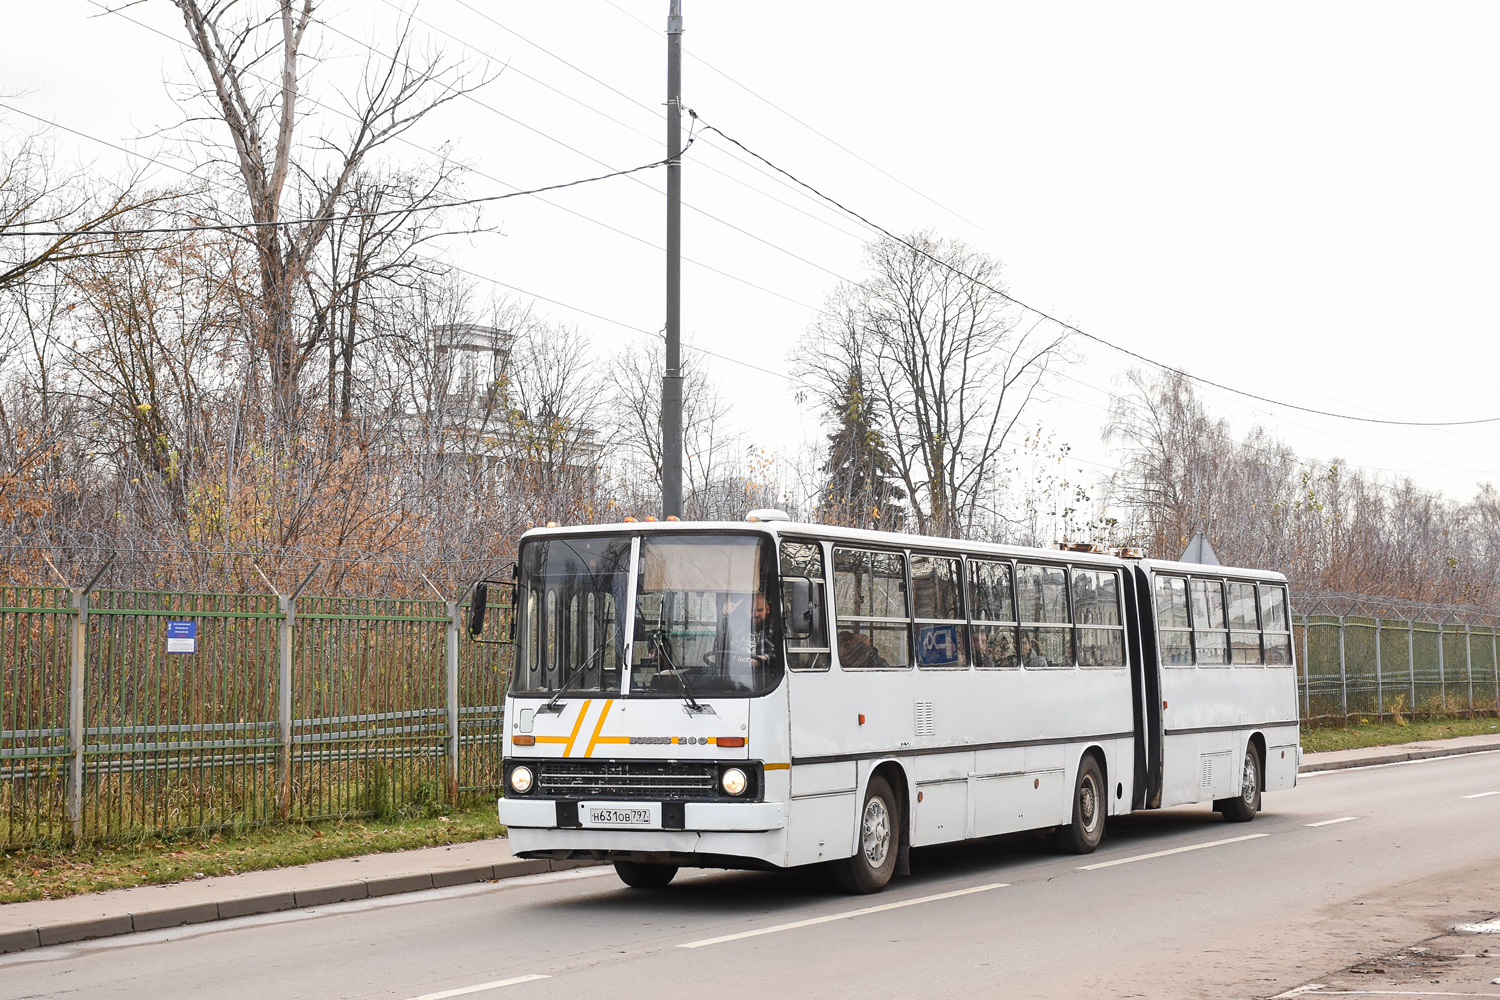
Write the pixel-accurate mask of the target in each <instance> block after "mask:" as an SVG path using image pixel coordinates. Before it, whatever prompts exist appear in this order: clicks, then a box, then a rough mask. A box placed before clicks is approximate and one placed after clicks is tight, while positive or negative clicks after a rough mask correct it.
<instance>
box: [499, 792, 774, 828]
mask: <svg viewBox="0 0 1500 1000" xmlns="http://www.w3.org/2000/svg"><path fill="white" fill-rule="evenodd" d="M559 805H562V807H563V808H562V810H559V808H558V807H559ZM601 809H603V810H609V811H612V812H618V811H622V810H638V809H645V810H647V812H649V814H650V815H649V818H648V819H647V820H646V822H644V823H640V824H632V825H630V826H626V827H622V826H618V825H615V824H612V823H594V822H590V820H589V817H590V815H593V814H595V811H596V810H601ZM498 811H499V814H500V822H501V823H503V824H504V825H505V826H506V827H507V828H519V829H532V830H557V829H567V830H599V831H622V830H668V831H671V832H679V831H682V832H690V833H691V832H703V833H709V832H744V833H752V832H761V831H766V830H781V829H784V828H785V827H786V814H785V812H784V810H783V807H782V804H781V803H780V802H686V803H683V816H682V825H681V826H680V827H678V826H676V825H672V826H667V825H664V823H663V820H664V810H663V809H662V804H661V803H652V802H636V801H632V802H617V801H602V800H600V801H590V802H571V801H570V802H565V803H559V802H558V801H557V800H555V799H501V800H500V802H499V807H498ZM560 811H561V812H562V813H564V814H565V815H566V816H567V817H568V818H569V820H570V822H568V823H567V824H566V825H564V824H562V823H560V822H559V812H560Z"/></svg>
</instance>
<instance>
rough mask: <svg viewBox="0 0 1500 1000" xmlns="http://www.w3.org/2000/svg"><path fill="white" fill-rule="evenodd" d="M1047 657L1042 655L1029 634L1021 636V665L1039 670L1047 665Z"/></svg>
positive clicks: (1028, 668)
mask: <svg viewBox="0 0 1500 1000" xmlns="http://www.w3.org/2000/svg"><path fill="white" fill-rule="evenodd" d="M1047 665H1048V664H1047V658H1046V657H1045V656H1043V655H1042V654H1041V653H1040V652H1039V651H1038V650H1037V648H1036V646H1035V644H1033V643H1032V641H1031V636H1029V635H1024V634H1023V635H1022V636H1021V666H1023V667H1025V668H1026V669H1027V670H1040V669H1042V668H1043V667H1045V666H1047Z"/></svg>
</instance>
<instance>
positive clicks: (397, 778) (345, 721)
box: [0, 588, 509, 846]
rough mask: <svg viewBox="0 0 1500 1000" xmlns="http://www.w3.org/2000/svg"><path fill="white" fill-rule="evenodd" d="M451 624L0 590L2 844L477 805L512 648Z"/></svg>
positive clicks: (270, 599) (383, 607)
mask: <svg viewBox="0 0 1500 1000" xmlns="http://www.w3.org/2000/svg"><path fill="white" fill-rule="evenodd" d="M465 612H466V608H463V607H460V606H459V605H457V604H454V603H450V602H442V601H419V600H357V599H351V598H338V597H293V598H288V597H286V596H265V595H257V594H194V593H165V592H141V591H113V590H99V591H94V592H92V593H88V592H86V591H84V590H83V589H82V588H80V589H78V590H74V591H68V590H61V589H41V588H31V589H27V588H0V658H3V665H0V666H3V669H0V844H3V845H10V846H14V845H19V844H32V843H39V842H46V841H49V840H51V841H60V840H66V839H71V838H75V837H82V838H119V837H128V836H131V835H139V834H142V833H148V832H153V831H166V830H182V829H193V828H220V827H227V826H241V825H254V824H259V823H265V822H269V821H274V820H289V819H295V820H310V819H321V818H328V817H342V816H356V815H371V814H388V813H391V812H396V811H400V810H403V809H411V808H419V807H423V806H425V805H428V804H431V803H437V802H452V801H456V800H461V799H477V798H480V797H483V796H485V795H489V794H493V793H495V792H496V791H497V790H498V787H499V770H500V768H499V755H500V703H501V692H502V690H503V688H504V680H505V671H506V669H507V663H508V654H509V647H504V646H496V645H491V644H483V643H477V642H474V641H472V640H471V639H470V638H469V636H468V634H467V632H466V631H464V630H463V629H462V628H461V627H460V622H461V620H462V616H463V615H464V613H465ZM168 622H193V623H195V624H196V626H197V628H196V631H197V636H196V649H195V651H194V652H191V653H182V652H169V651H168V648H167V623H168ZM75 633H77V634H76V635H75ZM75 657H76V660H75ZM283 680H285V681H286V683H283ZM75 734H76V738H75Z"/></svg>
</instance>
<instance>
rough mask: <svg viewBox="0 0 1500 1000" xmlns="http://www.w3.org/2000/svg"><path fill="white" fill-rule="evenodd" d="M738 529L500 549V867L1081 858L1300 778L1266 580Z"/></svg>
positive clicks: (886, 872)
mask: <svg viewBox="0 0 1500 1000" xmlns="http://www.w3.org/2000/svg"><path fill="white" fill-rule="evenodd" d="M756 514H757V515H760V516H759V517H755V515H752V517H753V518H754V519H752V520H749V521H746V522H744V523H719V522H714V523H693V522H657V523H628V524H622V525H610V526H590V527H577V528H545V529H537V530H534V531H530V532H527V533H526V535H525V536H523V538H522V540H521V546H520V554H519V562H518V564H517V567H516V580H515V587H516V603H515V608H516V612H515V616H516V617H515V623H514V628H515V644H516V656H515V663H514V668H513V674H512V677H511V681H510V688H509V693H508V697H507V699H506V706H505V720H504V723H505V734H504V749H503V754H504V764H503V774H502V781H503V782H504V788H505V791H504V798H502V799H501V801H500V804H499V811H500V819H501V822H503V823H504V824H505V825H506V827H507V828H508V829H509V831H510V841H511V848H512V850H513V851H514V853H515V854H516V855H517V856H519V857H526V858H553V859H584V858H586V859H597V860H609V861H613V862H614V863H615V866H616V869H617V870H618V872H619V874H620V877H621V878H622V879H623V880H624V881H625V882H626V883H628V884H630V885H632V886H661V885H665V884H666V883H667V882H669V881H670V880H671V879H672V877H673V876H674V874H675V873H676V871H677V869H678V867H679V866H693V867H722V868H780V867H790V866H795V865H807V864H814V863H818V862H831V863H832V867H833V871H834V873H835V877H836V879H837V881H838V882H839V883H840V884H841V885H842V886H843V887H845V888H847V889H849V890H851V891H861V892H873V891H877V890H879V889H880V888H882V887H883V886H884V885H885V884H886V883H887V882H888V881H889V880H890V878H891V876H892V875H893V874H894V873H895V872H897V871H898V870H904V869H905V866H906V864H907V852H908V850H909V848H911V847H921V846H926V845H930V844H942V843H949V842H953V841H958V840H964V839H967V838H975V837H989V836H994V835H997V834H1004V833H1012V832H1016V831H1022V830H1037V829H1048V828H1051V829H1053V830H1054V831H1055V836H1056V839H1057V841H1058V843H1059V844H1060V846H1062V847H1063V848H1064V849H1066V850H1069V851H1074V852H1079V853H1086V852H1089V851H1092V850H1093V849H1094V848H1095V847H1096V846H1097V845H1098V844H1099V841H1100V838H1101V837H1102V835H1103V833H1104V821H1105V817H1106V816H1111V815H1117V814H1123V813H1128V812H1130V811H1132V810H1134V809H1152V808H1161V807H1166V806H1175V805H1181V804H1185V803H1194V802H1206V801H1211V802H1212V803H1213V804H1214V807H1215V808H1216V809H1217V810H1219V811H1220V812H1222V813H1223V814H1224V816H1225V818H1226V819H1230V820H1239V821H1243V820H1249V819H1251V818H1253V817H1254V815H1255V813H1256V811H1257V810H1258V809H1259V807H1260V796H1261V793H1262V792H1263V791H1274V790H1277V789H1282V788H1290V787H1292V786H1293V785H1294V784H1295V783H1296V776H1297V762H1298V754H1299V749H1298V728H1297V727H1298V717H1297V697H1296V680H1295V676H1296V675H1295V668H1294V666H1293V659H1292V653H1293V650H1292V641H1291V630H1290V627H1289V620H1290V619H1289V615H1288V605H1287V591H1286V582H1285V579H1284V578H1283V577H1282V576H1280V575H1279V574H1276V573H1267V572H1260V571H1253V570H1239V569H1230V568H1226V567H1220V566H1205V565H1197V564H1179V563H1169V562H1158V561H1154V560H1145V559H1121V558H1116V557H1114V556H1110V555H1105V554H1099V553H1093V552H1076V551H1053V550H1042V549H1030V548H1017V547H1011V546H999V545H988V544H980V543H971V542H963V541H955V540H952V539H946V538H927V537H918V536H912V535H904V534H896V533H890V532H878V531H861V530H855V529H847V528H834V527H826V526H820V525H813V524H799V523H793V522H790V521H788V520H785V515H779V516H778V515H777V514H776V513H775V512H756ZM482 603H483V599H482V598H481V599H479V600H477V601H476V604H479V605H481V606H482ZM480 621H481V622H482V614H481V616H480Z"/></svg>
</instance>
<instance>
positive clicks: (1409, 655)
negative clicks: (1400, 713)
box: [1406, 618, 1417, 715]
mask: <svg viewBox="0 0 1500 1000" xmlns="http://www.w3.org/2000/svg"><path fill="white" fill-rule="evenodd" d="M1416 628H1417V626H1416V623H1415V622H1414V621H1412V620H1411V619H1410V618H1408V619H1406V676H1407V677H1408V678H1409V679H1410V680H1411V704H1410V705H1408V706H1407V710H1408V712H1409V714H1411V715H1416V714H1417V655H1416V653H1415V652H1413V650H1412V636H1413V635H1414V634H1415V633H1416Z"/></svg>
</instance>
